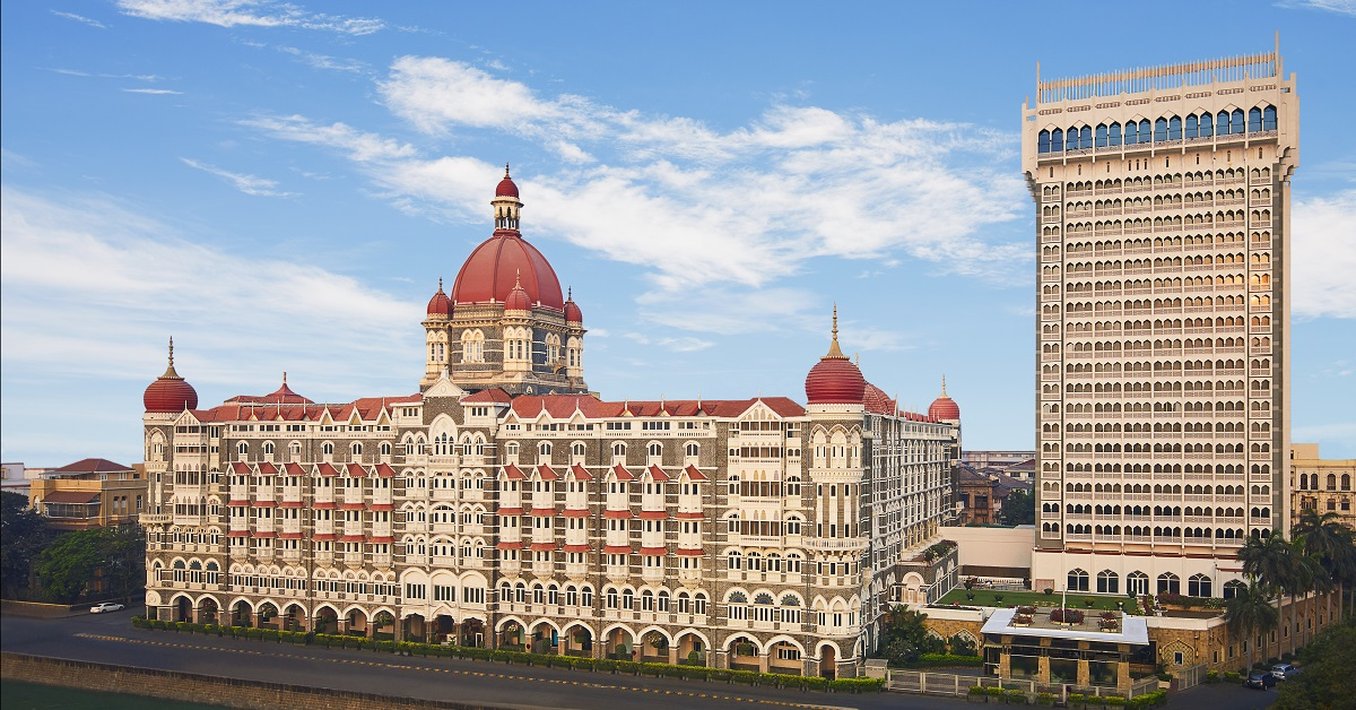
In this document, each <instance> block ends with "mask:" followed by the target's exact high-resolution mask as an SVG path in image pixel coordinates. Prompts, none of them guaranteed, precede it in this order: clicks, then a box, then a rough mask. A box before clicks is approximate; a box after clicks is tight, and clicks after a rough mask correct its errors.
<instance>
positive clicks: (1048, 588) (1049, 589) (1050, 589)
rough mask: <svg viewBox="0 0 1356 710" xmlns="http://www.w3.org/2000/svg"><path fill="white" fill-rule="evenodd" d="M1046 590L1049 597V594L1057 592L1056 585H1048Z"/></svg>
mask: <svg viewBox="0 0 1356 710" xmlns="http://www.w3.org/2000/svg"><path fill="white" fill-rule="evenodd" d="M1044 591H1045V596H1047V597H1048V596H1050V595H1052V594H1054V593H1055V588H1054V587H1046V588H1045V590H1044Z"/></svg>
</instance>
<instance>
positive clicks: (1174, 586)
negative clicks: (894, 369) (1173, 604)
mask: <svg viewBox="0 0 1356 710" xmlns="http://www.w3.org/2000/svg"><path fill="white" fill-rule="evenodd" d="M1158 593H1159V594H1164V593H1167V594H1181V593H1182V580H1181V579H1179V578H1178V577H1177V575H1175V574H1173V573H1171V572H1164V573H1163V574H1160V575H1158Z"/></svg>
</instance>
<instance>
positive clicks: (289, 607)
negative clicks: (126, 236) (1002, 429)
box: [141, 170, 960, 677]
mask: <svg viewBox="0 0 1356 710" xmlns="http://www.w3.org/2000/svg"><path fill="white" fill-rule="evenodd" d="M491 205H492V206H493V216H494V225H495V229H494V232H493V234H492V235H491V236H490V237H489V238H488V239H486V240H485V241H484V242H483V243H481V244H480V245H479V246H477V247H476V248H475V249H474V250H473V251H472V252H471V254H470V255H469V256H468V257H467V258H466V260H465V263H464V264H463V265H462V268H461V269H460V271H459V272H458V273H457V276H456V279H455V281H454V282H453V284H452V287H451V289H450V291H448V290H445V289H444V287H443V284H441V283H440V284H439V287H438V290H437V291H436V292H435V293H434V295H433V297H432V298H431V299H430V300H429V302H428V308H427V309H426V313H425V317H424V319H423V321H422V326H423V329H424V332H425V336H426V351H425V353H426V354H425V367H424V370H423V373H422V376H420V377H419V379H418V383H417V384H418V386H417V388H416V387H415V382H414V379H415V378H414V376H413V375H414V373H413V372H412V373H411V375H412V376H411V387H410V389H411V392H407V393H396V394H385V395H377V396H366V397H358V398H356V399H352V400H349V401H341V402H316V401H314V400H312V399H310V398H308V397H305V396H303V395H302V394H300V393H298V392H296V391H294V390H293V389H292V388H291V387H290V386H289V385H288V382H287V375H286V374H285V373H284V375H283V378H282V383H281V384H280V385H278V386H277V388H276V389H273V390H272V391H271V392H269V393H268V394H261V395H235V396H232V397H230V398H228V399H225V400H224V401H222V403H221V404H218V405H215V406H206V407H200V405H199V401H198V400H199V398H198V394H197V391H196V390H195V389H194V388H193V387H192V385H190V384H189V383H188V381H187V380H185V379H184V378H183V377H182V376H181V375H179V373H178V371H177V370H176V369H175V364H174V359H173V349H172V345H171V351H170V361H169V365H168V367H167V368H166V370H165V372H164V374H162V375H161V376H160V377H159V378H157V379H156V380H155V381H154V382H152V383H151V384H150V385H149V386H148V387H147V389H146V392H145V396H144V398H143V411H144V414H143V424H144V432H145V441H144V443H145V452H146V453H145V455H146V459H145V461H146V463H145V466H146V472H147V478H148V479H150V480H151V481H152V483H151V488H150V495H149V498H148V505H147V508H146V510H145V512H144V513H143V514H142V516H141V522H142V524H143V525H144V526H145V527H146V531H147V570H148V584H147V591H146V605H147V608H148V611H149V612H150V613H151V614H153V615H154V616H156V617H157V618H160V619H164V620H176V621H197V622H212V623H221V624H234V625H245V626H261V627H266V628H289V629H301V630H308V631H316V632H325V633H350V634H364V635H368V636H373V635H375V634H378V633H380V634H387V633H389V634H392V635H393V636H394V637H395V638H396V639H397V640H420V641H429V642H447V643H456V644H461V645H469V646H483V647H493V648H504V649H517V650H527V651H534V652H538V653H551V654H559V655H572V656H594V657H598V658H603V657H612V658H632V659H634V660H637V661H646V662H659V663H678V662H679V661H684V662H696V663H700V664H703V665H707V666H712V667H719V668H734V669H743V670H758V671H767V672H775V673H789V674H808V675H825V676H830V677H838V676H853V675H858V674H860V673H861V672H862V670H863V667H864V661H865V658H866V657H867V655H868V654H869V653H870V652H871V651H872V650H874V649H876V648H877V647H878V646H879V643H880V639H881V635H882V633H883V628H884V625H885V623H886V618H885V614H886V611H887V610H888V609H889V608H890V607H891V606H892V605H893V604H896V603H909V604H926V603H928V602H931V601H935V600H937V599H939V598H940V597H941V596H942V595H944V594H946V592H948V591H950V590H951V589H952V588H954V587H955V585H956V584H957V565H956V562H957V559H956V555H955V552H954V549H950V548H947V546H945V545H939V544H938V543H939V542H940V541H941V538H940V525H941V523H942V521H943V519H944V518H945V517H947V516H948V515H949V513H950V511H951V507H952V501H951V488H950V485H951V483H950V482H951V476H950V466H951V459H952V456H953V454H952V452H953V451H954V450H955V449H956V448H957V447H958V445H959V441H958V438H957V437H958V431H959V416H960V412H959V408H958V407H956V405H955V403H954V401H952V400H950V398H948V397H946V396H945V392H943V397H942V398H939V399H938V400H937V401H936V402H934V403H933V406H932V408H931V410H930V412H929V413H927V414H920V413H914V412H909V411H906V410H904V409H902V408H901V407H900V406H899V405H898V403H897V402H896V400H895V399H893V398H891V397H890V396H888V395H887V394H886V393H885V390H883V389H881V388H880V387H877V386H876V385H874V384H872V383H870V382H868V381H867V379H866V377H865V375H864V374H863V372H862V369H861V367H860V366H859V365H858V364H857V363H854V362H853V361H852V360H850V359H849V358H848V357H847V356H845V355H844V354H843V351H842V348H841V347H840V346H839V343H838V318H837V310H836V309H835V311H834V317H833V325H832V329H831V332H830V339H829V347H828V351H827V353H826V354H825V355H824V356H823V357H821V358H820V359H819V360H818V361H817V362H815V363H813V366H812V367H810V369H809V371H808V373H807V375H806V378H805V389H804V400H803V401H804V404H802V403H801V401H800V399H799V397H787V396H758V397H748V398H743V399H705V398H701V397H698V398H694V399H663V400H659V401H647V400H633V399H629V398H622V399H616V398H611V399H604V398H602V397H600V396H599V395H598V394H596V393H593V392H590V391H588V388H587V386H586V385H585V382H584V375H583V342H584V340H583V339H584V333H585V331H584V327H583V315H582V312H581V310H580V308H579V306H578V305H577V304H575V303H574V301H573V300H572V299H571V298H570V297H569V291H566V292H564V293H563V294H562V292H561V288H560V282H559V280H558V279H557V277H556V273H555V271H554V270H553V269H552V268H551V265H550V263H549V262H548V261H547V260H546V258H545V257H544V256H543V255H542V254H541V252H539V251H538V250H537V249H536V248H535V247H533V246H532V245H531V244H529V243H528V242H527V240H526V239H524V238H523V236H522V234H521V232H520V231H519V225H520V212H521V208H522V202H521V200H520V199H519V191H518V186H517V185H516V184H515V183H514V181H513V179H512V178H511V177H510V176H509V175H508V172H507V170H505V175H504V178H503V179H502V181H501V182H500V183H499V184H498V186H497V188H496V190H495V197H494V200H493V201H492V202H491ZM411 369H412V370H414V368H411Z"/></svg>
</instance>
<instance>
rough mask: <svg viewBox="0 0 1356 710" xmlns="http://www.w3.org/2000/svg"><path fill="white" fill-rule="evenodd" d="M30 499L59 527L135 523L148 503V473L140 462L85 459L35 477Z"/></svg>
mask: <svg viewBox="0 0 1356 710" xmlns="http://www.w3.org/2000/svg"><path fill="white" fill-rule="evenodd" d="M28 500H29V504H30V505H32V506H33V508H34V509H36V510H37V511H38V512H40V513H42V514H43V516H45V517H46V518H47V519H48V520H49V521H51V524H52V527H54V528H57V529H59V530H84V529H86V528H100V527H107V526H110V525H121V524H123V523H133V522H136V520H137V516H138V515H140V514H141V512H142V508H143V507H144V506H145V503H146V476H145V474H144V472H143V470H142V467H141V465H140V464H138V465H136V466H124V465H122V464H120V463H114V462H112V461H109V460H108V459H81V460H79V461H76V462H75V463H72V464H67V465H65V466H62V467H61V468H55V469H51V470H49V471H47V472H45V473H44V474H43V476H42V477H41V478H35V479H33V480H32V483H30V484H29V491H28Z"/></svg>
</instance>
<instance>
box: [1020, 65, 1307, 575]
mask: <svg viewBox="0 0 1356 710" xmlns="http://www.w3.org/2000/svg"><path fill="white" fill-rule="evenodd" d="M1298 165H1299V97H1298V94H1297V93H1296V90H1295V77H1294V75H1293V74H1292V75H1291V76H1290V77H1289V78H1287V77H1285V75H1284V71H1283V67H1282V61H1281V56H1280V53H1279V50H1278V51H1276V52H1271V53H1266V54H1260V55H1253V56H1244V57H1234V58H1229V59H1222V60H1216V61H1207V62H1193V63H1188V64H1179V65H1175V66H1163V67H1155V68H1149V69H1139V70H1134V71H1125V72H1116V73H1111V74H1101V75H1096V76H1086V77H1079V78H1075V79H1061V80H1055V81H1044V80H1041V79H1040V78H1039V76H1038V77H1037V91H1036V97H1035V102H1034V103H1031V104H1028V105H1024V106H1023V110H1022V168H1023V171H1024V173H1025V175H1026V179H1027V184H1028V187H1029V188H1030V192H1031V196H1032V198H1033V199H1034V200H1035V202H1036V215H1037V223H1036V238H1037V241H1038V259H1037V273H1036V277H1037V287H1036V288H1037V293H1036V299H1037V304H1038V309H1037V313H1038V318H1037V324H1036V327H1037V331H1036V340H1037V373H1036V377H1037V411H1036V418H1037V425H1036V437H1037V457H1038V466H1037V470H1036V475H1037V481H1036V492H1037V496H1038V498H1037V503H1038V509H1037V530H1036V541H1035V545H1036V548H1035V553H1034V556H1033V563H1032V564H1033V569H1032V579H1033V587H1034V588H1037V589H1039V588H1042V587H1053V588H1054V589H1056V590H1062V589H1066V588H1067V589H1069V590H1070V591H1091V592H1108V593H1121V594H1124V593H1127V592H1137V593H1150V594H1155V593H1162V592H1175V593H1180V594H1187V595H1192V596H1201V597H1212V596H1213V597H1221V596H1223V597H1229V596H1231V595H1232V593H1233V591H1234V589H1235V588H1236V585H1238V584H1240V583H1241V582H1240V576H1241V570H1240V568H1239V564H1238V562H1237V561H1236V559H1235V555H1236V553H1237V551H1238V549H1239V547H1240V546H1241V545H1242V544H1243V542H1244V541H1245V540H1246V539H1247V538H1249V537H1265V536H1268V535H1270V534H1272V533H1273V531H1285V530H1288V529H1289V527H1290V521H1289V517H1290V505H1291V504H1290V500H1289V497H1288V495H1287V475H1288V465H1289V461H1288V452H1289V448H1290V447H1289V444H1290V442H1289V440H1288V439H1289V434H1288V432H1289V420H1290V406H1289V405H1290V392H1289V379H1290V375H1289V371H1290V364H1289V355H1290V352H1289V340H1290V332H1289V330H1290V328H1289V326H1290V318H1289V311H1290V308H1289V297H1290V286H1289V278H1288V275H1289V268H1290V258H1289V257H1290V184H1291V178H1292V176H1293V175H1294V171H1295V168H1296V167H1297V166H1298Z"/></svg>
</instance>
